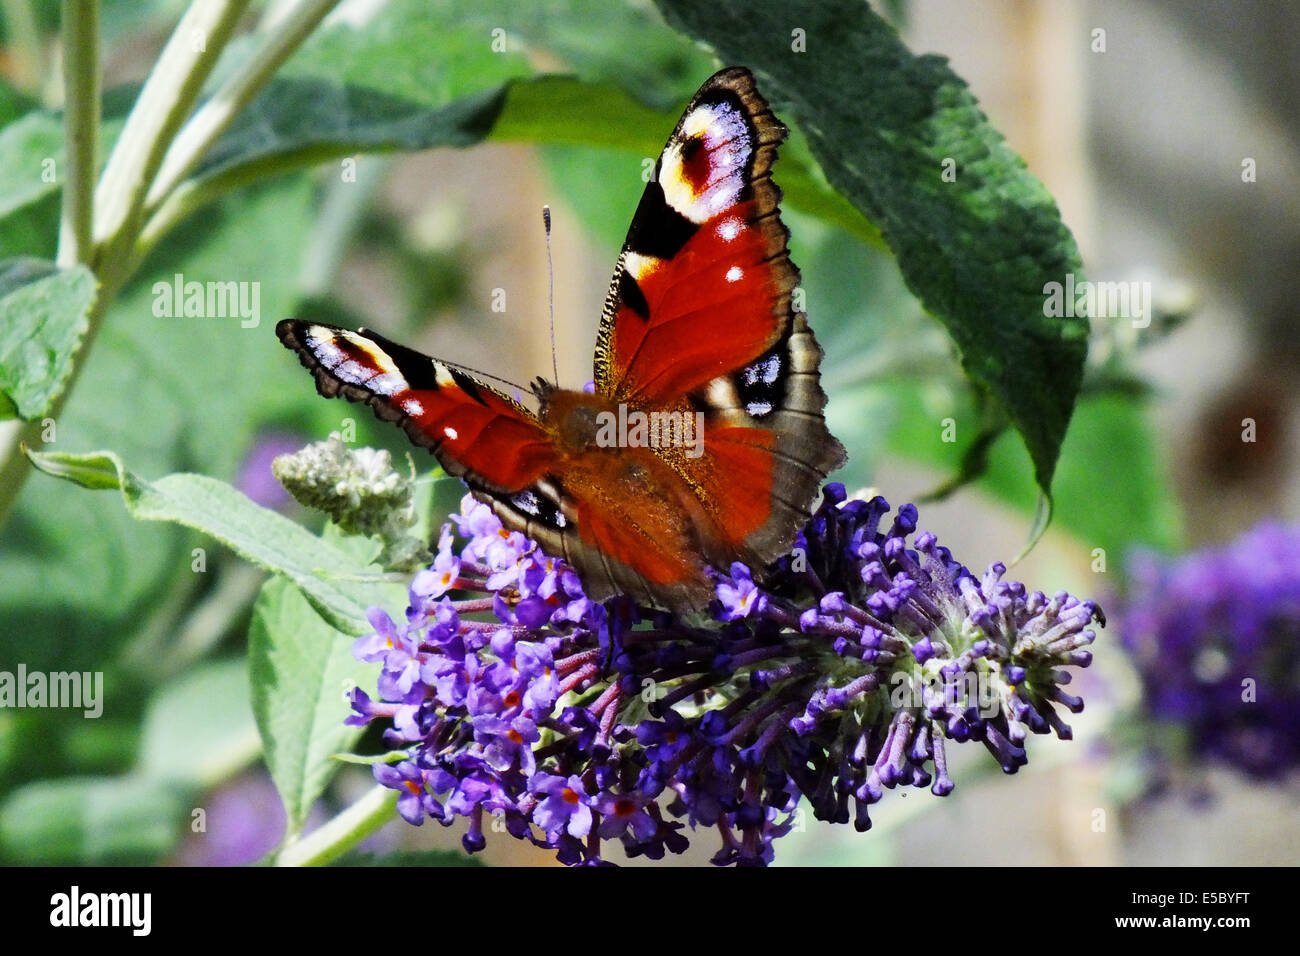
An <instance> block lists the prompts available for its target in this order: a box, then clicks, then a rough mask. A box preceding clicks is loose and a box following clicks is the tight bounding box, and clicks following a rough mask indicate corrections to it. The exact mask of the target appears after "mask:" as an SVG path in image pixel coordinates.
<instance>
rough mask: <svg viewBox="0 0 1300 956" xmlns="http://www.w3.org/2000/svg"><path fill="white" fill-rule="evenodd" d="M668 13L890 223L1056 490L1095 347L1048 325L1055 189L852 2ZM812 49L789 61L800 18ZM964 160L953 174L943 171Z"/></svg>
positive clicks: (930, 298)
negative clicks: (752, 82)
mask: <svg viewBox="0 0 1300 956" xmlns="http://www.w3.org/2000/svg"><path fill="white" fill-rule="evenodd" d="M658 6H659V7H660V9H661V10H663V12H664V14H665V16H666V17H667V19H668V21H669V22H670V23H672V24H675V25H677V26H679V27H680V28H681V29H683V30H685V31H686V32H688V33H689V34H691V35H692V36H694V37H696V38H698V39H701V40H704V41H706V42H708V43H710V44H711V45H712V46H713V47H714V48H715V49H716V50H717V52H718V55H719V56H720V57H721V58H722V59H723V60H724V61H726V62H729V63H742V64H745V65H746V66H748V67H750V68H752V69H753V70H754V71H755V72H756V73H757V74H758V76H759V82H760V85H761V88H762V89H763V91H764V92H765V94H766V95H767V96H768V97H769V98H770V99H771V100H772V101H773V103H774V105H775V107H776V108H777V110H778V112H779V113H780V114H781V115H783V116H786V117H787V118H790V119H794V120H796V121H797V122H798V124H799V126H800V128H801V129H802V130H803V131H804V133H805V135H806V136H807V139H808V144H809V147H810V148H811V150H812V153H813V155H814V156H815V157H816V158H817V160H818V161H819V162H820V164H821V167H822V169H823V171H824V172H825V173H826V177H827V179H828V180H829V181H830V183H831V184H832V185H833V186H835V187H836V188H837V189H839V190H841V191H842V192H843V193H844V194H845V195H846V196H847V197H848V198H849V199H850V200H851V201H852V202H853V204H854V205H855V206H857V208H858V209H860V210H861V211H862V212H863V213H864V214H865V215H866V216H867V218H868V219H870V220H871V222H873V223H874V224H875V225H876V226H878V227H879V228H880V231H881V233H882V234H883V236H884V238H885V241H886V242H887V243H888V244H889V246H890V248H892V249H893V251H894V253H895V255H896V256H897V258H898V262H899V266H900V268H901V269H902V272H903V276H904V278H905V279H906V281H907V284H908V287H909V288H910V289H911V290H912V292H913V293H914V294H915V295H916V296H917V298H919V299H920V300H921V302H922V303H923V304H924V305H925V307H926V309H927V310H929V311H930V312H931V313H932V314H933V315H934V316H935V317H936V318H938V319H939V320H940V321H941V322H942V323H943V324H944V326H945V328H946V329H947V330H948V333H949V334H950V335H951V336H952V338H953V340H954V341H955V342H956V343H957V346H958V348H959V349H960V350H961V356H962V363H963V367H964V369H965V371H966V373H967V375H969V376H970V377H971V378H972V379H974V380H975V381H976V382H978V383H979V384H981V385H982V386H984V387H986V388H987V389H988V390H989V391H990V392H991V393H992V394H993V395H994V396H995V397H996V398H997V399H998V400H999V401H1000V402H1001V404H1002V405H1003V406H1004V408H1005V410H1006V413H1007V416H1008V417H1009V418H1010V420H1011V422H1012V424H1014V425H1015V427H1016V429H1017V430H1018V431H1019V432H1020V434H1021V436H1022V438H1023V439H1024V442H1025V445H1026V447H1027V448H1028V450H1029V454H1030V457H1031V458H1032V460H1033V464H1034V472H1035V478H1036V480H1037V483H1038V485H1039V487H1040V488H1042V489H1043V490H1044V491H1045V492H1046V491H1048V490H1049V489H1050V487H1051V481H1052V474H1053V471H1054V470H1055V467H1056V460H1057V457H1058V455H1059V452H1060V447H1061V442H1062V440H1063V439H1064V437H1065V432H1066V428H1067V426H1068V424H1069V421H1070V415H1071V412H1072V410H1073V407H1074V402H1075V397H1076V395H1077V393H1078V390H1079V384H1080V381H1081V377H1082V369H1083V360H1084V357H1085V355H1086V352H1087V334H1088V326H1087V322H1086V321H1085V320H1078V319H1075V320H1065V319H1055V318H1047V317H1046V316H1044V314H1043V311H1044V309H1043V306H1044V291H1043V289H1044V286H1045V285H1046V283H1048V282H1053V281H1055V282H1062V281H1064V277H1065V275H1066V273H1070V272H1075V273H1077V272H1079V271H1080V265H1079V256H1078V251H1077V249H1076V248H1075V244H1074V239H1073V237H1072V236H1071V235H1070V232H1069V230H1068V229H1067V228H1066V227H1065V225H1064V224H1063V223H1062V222H1061V219H1060V215H1059V212H1058V211H1057V208H1056V204H1055V202H1054V201H1053V199H1052V197H1051V195H1050V194H1049V193H1048V192H1047V190H1046V189H1045V188H1044V187H1043V185H1042V184H1041V183H1040V182H1039V181H1038V180H1037V179H1035V178H1034V177H1033V176H1032V175H1030V173H1029V172H1028V171H1027V170H1026V168H1025V165H1024V162H1023V161H1022V160H1021V159H1020V158H1019V157H1018V156H1016V155H1015V153H1013V152H1012V151H1011V150H1010V149H1009V148H1008V147H1007V145H1006V143H1005V142H1004V141H1003V139H1002V137H1001V136H1000V135H999V134H998V133H997V132H996V131H995V130H994V129H993V128H992V127H991V126H990V125H989V124H988V122H987V120H986V119H985V117H984V115H983V113H981V112H980V110H979V108H978V104H977V103H976V100H975V97H974V96H973V95H972V94H971V93H970V91H969V90H967V88H966V85H965V83H964V82H963V81H962V80H961V79H960V78H959V77H958V76H957V75H956V74H955V73H953V72H952V70H950V69H949V68H948V66H947V63H946V61H944V59H943V58H941V57H937V56H920V57H918V56H914V55H913V54H912V53H911V52H910V51H908V50H907V48H906V47H905V46H904V45H903V43H902V41H901V40H899V38H898V35H897V34H896V33H895V32H894V30H893V28H892V27H890V26H889V25H888V24H886V23H885V22H884V21H883V20H881V19H880V18H879V17H877V16H876V15H875V14H874V13H872V12H871V10H870V9H869V8H868V7H867V6H866V4H863V3H860V2H852V0H789V2H782V3H779V4H775V3H773V4H761V5H760V4H753V3H742V2H740V0H719V2H716V3H709V4H696V3H690V2H687V0H658ZM792 25H797V26H798V27H799V28H801V29H802V30H804V31H805V32H806V42H807V49H808V50H809V51H810V52H809V53H808V54H807V55H798V54H792V53H791V48H790V43H791V34H790V30H791V26H792ZM947 159H951V160H953V161H955V164H956V166H955V169H956V181H955V182H945V181H943V179H941V175H942V173H943V169H944V161H945V160H947Z"/></svg>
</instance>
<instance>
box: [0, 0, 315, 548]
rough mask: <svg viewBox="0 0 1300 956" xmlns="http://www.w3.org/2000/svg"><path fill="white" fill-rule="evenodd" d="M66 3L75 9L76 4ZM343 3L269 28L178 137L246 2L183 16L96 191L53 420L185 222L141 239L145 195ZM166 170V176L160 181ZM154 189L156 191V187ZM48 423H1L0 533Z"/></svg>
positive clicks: (169, 222)
mask: <svg viewBox="0 0 1300 956" xmlns="http://www.w3.org/2000/svg"><path fill="white" fill-rule="evenodd" d="M65 2H67V3H69V4H73V3H75V2H76V0H65ZM337 2H338V0H301V2H300V3H299V4H298V5H297V6H296V7H295V8H294V9H293V10H292V11H291V12H290V13H289V14H288V16H286V17H285V18H283V19H282V20H280V21H279V22H278V23H277V24H276V25H274V26H272V27H271V28H270V29H269V30H268V32H267V38H266V40H265V42H264V43H263V44H262V46H261V48H260V49H259V50H258V51H257V53H256V54H254V56H253V58H252V61H251V62H250V63H249V64H247V65H246V66H245V67H244V69H243V70H241V71H240V72H239V74H238V75H237V76H235V77H233V78H232V79H231V80H230V81H229V82H227V83H226V84H225V85H224V86H222V87H221V89H220V90H218V92H217V93H216V94H215V95H214V96H213V97H212V99H211V100H210V101H209V102H208V103H205V104H204V107H203V108H202V109H200V110H199V111H198V112H197V113H196V114H195V116H194V117H193V119H192V120H191V122H190V123H189V124H187V125H186V127H185V130H184V131H182V132H181V134H180V135H177V130H179V129H180V128H181V124H182V123H183V122H184V120H185V117H186V116H187V115H189V113H190V111H191V110H192V109H193V107H194V103H195V102H196V101H197V99H198V96H199V93H200V91H201V90H202V88H203V84H204V82H205V81H206V80H207V78H208V76H209V75H210V74H211V72H212V68H213V66H214V65H215V64H216V61H217V58H218V56H219V55H220V53H221V50H222V49H223V48H224V47H225V45H226V43H227V42H228V41H229V39H230V36H231V34H232V32H233V30H234V27H235V25H236V23H237V22H238V20H239V18H240V17H241V15H242V14H243V13H244V11H245V10H246V9H247V7H248V5H249V0H195V2H194V3H192V4H191V5H190V7H189V9H187V10H186V11H185V14H184V15H183V16H182V17H181V20H180V22H179V23H178V24H177V25H176V29H175V31H174V32H173V33H172V36H171V38H170V39H169V40H168V41H167V45H166V46H165V47H164V48H163V52H162V54H161V55H160V56H159V58H158V62H157V63H156V64H155V65H154V68H153V70H152V71H151V72H150V74H149V78H148V79H147V80H146V81H145V85H144V88H143V89H142V90H141V91H140V96H139V98H138V99H137V100H136V102H135V106H134V107H132V109H131V114H130V116H128V117H127V121H126V125H125V126H124V127H123V129H122V133H121V135H120V136H119V137H118V140H117V144H116V145H115V146H114V148H113V152H112V154H111V155H110V156H109V158H108V162H107V163H106V164H105V167H104V173H103V175H102V176H101V177H100V180H99V185H98V186H97V187H96V189H95V193H94V203H93V219H92V223H91V225H92V232H91V240H90V242H91V246H93V250H92V249H91V246H82V247H81V248H79V249H78V254H79V255H80V256H82V257H83V258H85V257H89V260H90V261H91V263H92V264H93V266H94V268H95V271H96V273H97V276H98V278H99V283H100V286H99V294H98V296H97V298H96V301H95V305H94V307H93V308H92V309H91V313H90V316H89V318H88V325H87V329H86V334H85V336H84V337H83V338H82V341H81V345H80V348H79V350H78V354H77V356H76V357H75V359H74V361H73V365H72V374H71V375H70V376H69V378H68V382H67V384H66V386H65V387H64V389H63V391H62V393H60V394H59V396H58V397H57V398H56V399H55V401H54V403H53V407H52V408H51V409H50V412H49V414H48V415H47V416H46V417H48V418H54V419H57V418H58V416H59V414H60V413H61V412H62V410H63V407H64V404H65V402H66V401H67V397H68V395H69V394H70V393H71V391H72V388H73V386H74V384H75V383H76V380H77V376H78V375H79V374H80V372H81V369H82V367H83V366H84V365H85V359H86V355H87V354H88V353H89V349H90V345H91V343H92V342H93V341H94V339H95V336H96V334H97V333H98V332H99V327H100V324H101V323H102V321H103V318H104V315H105V313H106V312H107V311H108V307H109V305H110V304H111V302H112V301H113V298H114V297H115V296H116V294H117V293H118V291H119V290H120V289H121V288H122V286H124V285H125V284H126V283H127V281H129V280H130V278H131V276H132V275H133V274H134V273H135V271H136V270H137V269H138V268H139V266H140V264H141V263H142V262H143V260H144V256H145V254H146V253H147V251H148V250H149V249H150V248H152V247H153V245H154V244H155V243H156V242H158V241H159V240H160V239H162V238H163V235H164V234H165V232H166V231H167V230H170V229H171V227H172V226H174V225H176V223H178V222H179V221H180V220H181V219H182V218H184V216H183V215H180V214H178V215H175V216H166V217H164V218H163V220H162V221H161V222H158V221H156V220H155V221H152V222H150V230H149V234H148V236H146V237H144V238H145V242H143V243H141V242H140V241H139V240H140V239H141V235H140V233H141V227H142V225H144V223H145V216H144V207H145V201H146V198H145V197H146V196H152V197H153V199H152V202H153V204H154V205H156V204H157V203H158V202H161V201H164V200H166V199H168V198H170V197H171V195H172V191H173V189H174V188H175V187H176V185H177V184H178V180H176V177H178V176H181V177H183V176H184V175H185V174H186V173H187V172H188V171H189V170H190V169H191V168H192V167H193V165H194V164H195V163H196V162H198V160H199V159H200V158H201V157H202V155H203V152H204V151H205V150H206V149H207V148H208V147H209V146H211V144H212V143H213V142H214V141H215V139H216V138H217V137H218V136H220V135H221V132H222V131H223V130H224V129H225V128H226V127H227V126H228V125H229V123H230V122H231V121H232V120H233V119H234V117H235V116H236V115H237V114H238V112H239V110H240V109H242V108H243V107H244V106H245V105H246V104H247V103H248V101H249V100H251V99H252V98H253V96H255V95H256V93H257V91H258V90H259V89H260V88H261V87H262V86H263V85H264V84H265V83H266V81H267V80H269V79H270V77H271V75H272V74H273V73H274V72H275V70H276V69H277V68H278V67H279V66H280V64H282V63H283V62H284V60H285V59H286V58H287V57H288V56H289V55H290V54H291V53H292V52H293V51H294V49H295V48H296V47H297V46H298V45H299V44H300V43H301V42H302V41H303V40H304V39H305V38H306V36H307V34H309V33H310V32H311V30H312V29H314V28H315V26H316V25H317V24H319V23H320V21H321V19H322V18H323V17H324V16H325V15H326V14H327V13H328V12H329V11H330V9H331V8H332V7H334V6H335V5H336V4H337ZM73 19H75V18H73ZM69 22H71V21H69ZM96 101H98V98H97V97H96ZM96 108H97V107H96ZM173 138H175V140H176V141H175V142H173ZM160 168H163V172H165V174H166V175H165V177H163V178H162V179H161V180H160V182H159V183H155V179H158V178H159V172H160ZM151 185H153V186H155V187H156V188H155V190H152V191H151V189H150V186H151ZM202 198H203V199H204V200H205V201H206V200H208V199H210V198H212V197H211V194H210V193H205V194H204V195H203V197H202ZM180 205H181V207H182V208H181V209H179V210H177V212H178V213H180V212H182V211H183V210H184V209H185V208H187V207H186V204H185V203H181V204H180ZM168 206H169V207H170V206H171V204H168ZM150 211H151V212H152V211H153V210H152V209H151V210H150ZM150 219H151V220H152V219H154V217H152V216H151V217H150ZM69 245H71V240H70V241H69ZM88 250H89V251H88ZM69 254H71V253H69ZM41 427H42V426H41V423H40V422H22V421H19V420H17V419H13V420H9V421H3V422H0V527H3V526H4V523H5V521H6V520H7V519H8V517H9V512H10V511H11V510H12V508H13V504H14V502H15V501H16V500H17V498H18V494H19V492H20V491H21V490H22V486H23V483H24V482H25V481H26V479H27V476H28V475H29V474H31V468H30V467H28V464H27V461H26V459H25V458H24V456H23V455H22V454H21V453H20V452H19V448H20V447H21V446H22V445H23V444H27V445H36V444H39V443H40V434H41Z"/></svg>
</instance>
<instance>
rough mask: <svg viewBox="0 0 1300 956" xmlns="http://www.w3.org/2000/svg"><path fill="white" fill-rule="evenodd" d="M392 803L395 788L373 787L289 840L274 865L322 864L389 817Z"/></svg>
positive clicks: (358, 840)
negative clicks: (325, 820)
mask: <svg viewBox="0 0 1300 956" xmlns="http://www.w3.org/2000/svg"><path fill="white" fill-rule="evenodd" d="M396 806H397V791H396V790H390V789H389V788H388V787H381V786H375V787H374V789H372V790H370V791H368V792H367V793H366V795H365V796H363V797H362V798H361V799H360V800H358V801H357V802H356V803H354V804H352V806H350V807H348V808H347V809H346V810H344V811H343V812H342V813H340V814H339V815H338V816H336V817H335V818H334V819H333V820H330V821H329V822H328V823H326V824H324V825H323V826H320V827H317V828H316V829H315V830H313V831H312V832H311V833H309V834H307V835H306V836H305V837H303V838H302V839H300V840H295V841H293V842H290V843H289V844H288V845H287V846H285V848H284V849H282V850H281V851H280V852H279V853H278V854H277V855H276V857H275V865H276V866H324V865H325V864H327V863H329V862H331V861H333V860H336V859H338V858H339V857H340V856H342V855H343V854H344V853H346V852H347V851H348V850H350V849H352V848H353V847H354V846H356V845H357V844H358V843H360V842H361V841H362V840H364V839H365V838H366V837H368V836H370V834H372V833H374V832H375V831H376V830H378V829H379V828H380V827H381V826H383V825H384V824H385V823H387V822H388V821H389V820H391V819H393V810H394V808H395V807H396Z"/></svg>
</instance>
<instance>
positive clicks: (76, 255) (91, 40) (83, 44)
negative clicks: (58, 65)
mask: <svg viewBox="0 0 1300 956" xmlns="http://www.w3.org/2000/svg"><path fill="white" fill-rule="evenodd" d="M99 94H100V77H99V0H91V2H89V3H87V2H85V0H63V141H64V144H65V146H66V149H67V155H68V159H67V163H68V172H67V177H66V179H65V181H64V183H63V217H62V221H61V222H60V224H59V255H58V264H59V265H60V266H61V267H63V268H65V269H66V268H68V267H70V266H74V265H77V264H78V263H84V262H89V261H90V256H91V237H92V231H93V228H94V200H95V176H96V174H97V173H98V172H99Z"/></svg>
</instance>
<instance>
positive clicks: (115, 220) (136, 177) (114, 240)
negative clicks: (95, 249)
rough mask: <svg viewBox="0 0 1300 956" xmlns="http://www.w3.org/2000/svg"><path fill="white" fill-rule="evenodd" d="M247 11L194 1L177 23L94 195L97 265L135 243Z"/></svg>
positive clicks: (230, 3) (214, 0) (237, 3)
mask: <svg viewBox="0 0 1300 956" xmlns="http://www.w3.org/2000/svg"><path fill="white" fill-rule="evenodd" d="M247 7H248V0H209V2H199V0H196V2H194V3H192V4H191V5H190V8H189V9H188V10H186V11H185V13H184V15H183V16H182V17H181V19H180V22H179V23H177V24H176V29H175V31H173V33H172V35H171V38H170V39H169V40H168V41H167V45H166V46H165V47H164V48H163V51H162V54H161V55H160V56H159V57H158V62H157V63H156V64H155V65H154V68H153V70H152V71H151V72H150V73H149V78H148V79H147V80H145V84H144V88H143V89H142V90H141V91H140V96H139V98H138V99H137V100H136V101H135V106H133V107H132V108H131V115H130V116H128V117H127V120H126V125H125V126H124V127H123V128H122V135H121V136H120V137H118V140H117V145H116V146H115V147H114V149H113V153H112V155H111V156H109V158H108V164H107V165H106V166H105V167H104V175H103V178H102V179H101V180H100V182H99V188H98V189H96V191H95V209H96V224H95V241H96V242H97V243H98V244H99V245H100V247H101V248H100V249H99V257H98V258H99V262H101V263H103V262H104V261H105V260H111V259H114V258H118V257H120V256H121V249H122V247H123V246H129V245H130V244H131V243H132V242H133V241H134V239H135V233H136V230H137V228H138V221H139V219H140V211H141V208H142V206H143V205H144V197H145V194H146V193H147V192H148V190H149V186H150V184H152V183H153V181H154V177H155V175H156V174H157V172H158V167H159V166H160V165H161V164H162V161H163V156H164V155H166V152H167V148H168V146H169V144H170V143H171V141H172V138H173V137H174V136H175V135H176V131H177V130H178V129H180V126H181V124H182V123H183V122H184V121H185V117H186V116H188V115H189V113H190V111H191V110H192V109H193V108H194V103H195V102H196V101H197V99H198V96H199V92H200V91H201V90H202V89H203V84H204V82H205V81H206V80H207V78H208V75H209V74H210V73H211V72H212V68H213V67H214V66H215V65H216V62H217V57H218V56H219V55H220V53H221V51H222V49H223V48H224V47H225V45H226V43H227V41H228V40H229V39H230V35H231V33H232V32H233V31H234V28H235V24H236V23H237V22H238V20H239V18H240V17H241V16H242V15H243V13H244V11H245V9H247Z"/></svg>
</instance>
